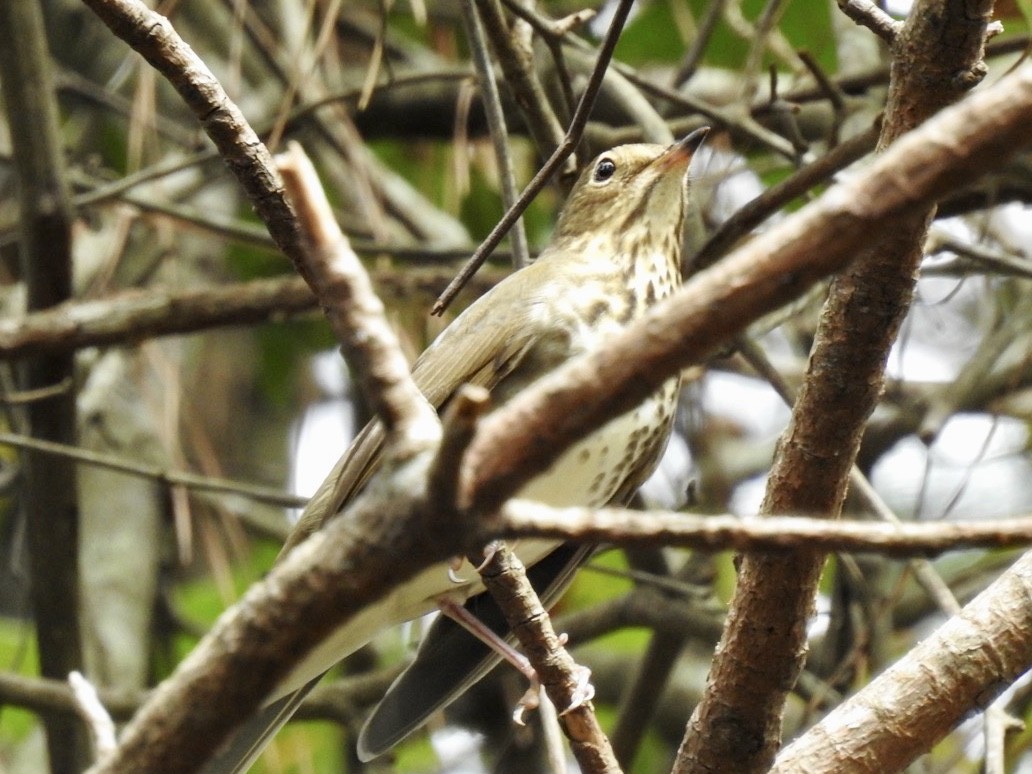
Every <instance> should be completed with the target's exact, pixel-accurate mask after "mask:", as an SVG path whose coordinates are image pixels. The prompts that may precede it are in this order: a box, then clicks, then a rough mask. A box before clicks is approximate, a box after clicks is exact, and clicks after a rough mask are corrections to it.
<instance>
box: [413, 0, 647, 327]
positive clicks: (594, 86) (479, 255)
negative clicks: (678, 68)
mask: <svg viewBox="0 0 1032 774" xmlns="http://www.w3.org/2000/svg"><path fill="white" fill-rule="evenodd" d="M632 5H633V3H632V1H631V0H620V3H619V5H618V6H617V9H616V12H615V13H614V14H613V21H612V23H611V24H610V25H609V30H608V31H607V32H606V37H605V39H604V40H603V41H602V46H601V48H600V49H599V52H598V62H597V64H596V65H595V70H594V71H593V72H592V74H591V78H590V79H589V80H588V84H587V86H585V87H584V93H583V94H582V95H581V99H580V102H579V103H577V110H576V111H575V112H574V114H573V118H572V119H571V120H570V126H569V128H568V129H567V130H566V135H565V136H564V137H563V141H562V142H561V143H560V144H559V147H557V148H556V149H555V152H554V153H553V154H552V155H551V156H550V157H549V159H548V161H546V162H545V164H544V166H542V167H541V169H540V170H538V173H537V174H536V175H534V179H533V180H531V181H530V183H528V184H527V187H526V188H524V189H523V193H522V194H520V198H519V199H518V200H517V201H516V204H514V205H513V206H512V207H510V208H509V210H508V211H507V212H506V213H505V215H504V216H503V217H502V219H501V220H500V221H499V222H498V224H497V225H496V226H495V227H494V228H493V229H491V233H490V234H488V235H487V238H486V239H485V240H484V241H483V242H482V243H481V244H480V247H478V248H477V250H476V252H475V253H473V255H472V256H471V257H470V259H469V261H468V262H467V263H466V265H465V266H463V267H462V270H461V271H460V272H459V273H458V275H456V277H455V279H454V280H452V282H451V284H450V285H448V287H447V288H446V289H445V291H444V292H443V293H441V295H440V297H439V298H438V299H437V302H436V303H435V304H434V306H433V309H432V310H431V313H432V314H435V315H440V314H441V313H442V312H443V311H444V310H445V309H446V308H447V307H448V305H449V304H450V303H451V302H452V301H454V300H455V296H457V295H458V293H459V291H460V290H461V289H462V287H463V286H464V285H465V284H466V282H468V281H469V278H470V277H472V276H473V274H474V273H476V271H477V269H479V268H480V266H481V264H483V262H484V261H485V260H487V256H488V255H490V254H491V251H492V250H494V249H495V247H497V246H498V243H499V242H501V241H502V237H503V236H505V234H506V232H507V231H508V230H509V229H510V228H512V224H513V223H515V222H516V219H517V218H518V217H519V216H520V215H522V214H523V211H524V210H525V209H527V205H529V204H530V202H531V201H532V200H533V199H534V197H535V196H537V194H538V192H539V191H540V190H541V189H542V188H544V187H545V184H546V183H548V181H549V179H551V177H552V174H553V173H554V172H555V171H556V170H557V169H558V168H559V166H560V165H561V164H562V163H563V162H564V161H565V160H566V159H567V158H568V157H569V155H570V154H571V153H573V151H574V149H575V148H576V147H577V144H578V143H579V142H580V137H581V134H582V133H583V132H584V127H585V126H586V125H587V123H588V116H589V115H590V114H591V109H592V108H593V107H594V105H595V97H596V96H597V95H598V90H599V89H600V88H601V86H602V79H603V78H604V77H605V74H606V67H607V66H608V65H609V60H610V59H611V58H612V56H613V50H614V49H615V48H616V42H617V41H618V40H619V39H620V32H621V30H623V25H624V23H625V22H626V21H627V15H628V14H629V13H630V12H631V6H632Z"/></svg>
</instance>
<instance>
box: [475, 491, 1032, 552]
mask: <svg viewBox="0 0 1032 774" xmlns="http://www.w3.org/2000/svg"><path fill="white" fill-rule="evenodd" d="M488 535H490V537H492V538H497V537H515V536H517V535H518V536H527V535H534V536H536V537H546V538H556V539H561V540H573V541H576V542H578V543H598V542H615V543H619V544H620V545H621V546H624V547H627V546H664V545H666V546H681V547H683V548H693V549H697V550H701V551H726V550H728V549H732V550H737V551H741V552H750V553H756V552H766V553H769V552H781V551H792V550H798V549H800V548H804V549H805V550H813V551H822V552H825V551H841V552H844V553H867V552H869V553H877V554H880V555H883V556H893V557H910V556H921V555H936V554H940V553H943V552H945V551H957V550H966V549H972V548H1015V547H1022V546H1027V545H1030V544H1032V515H1027V514H1025V515H1021V516H1015V517H1014V518H1010V519H997V520H992V521H983V520H978V521H966V522H961V521H954V522H903V523H899V524H895V523H890V522H870V521H828V520H825V519H818V518H806V517H801V516H796V517H793V516H770V517H764V518H744V519H743V518H741V517H738V516H719V515H717V516H710V515H705V516H695V515H692V514H686V513H677V512H664V511H644V512H643V511H630V510H624V509H622V508H606V509H594V510H592V509H589V508H548V507H546V506H543V505H539V504H537V503H530V502H525V501H523V500H510V501H509V502H508V503H506V504H505V506H503V507H502V509H501V511H499V514H498V517H497V521H494V520H492V521H490V522H488V524H487V525H486V526H485V528H484V534H483V535H482V536H481V537H487V536H488Z"/></svg>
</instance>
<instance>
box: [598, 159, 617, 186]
mask: <svg viewBox="0 0 1032 774" xmlns="http://www.w3.org/2000/svg"><path fill="white" fill-rule="evenodd" d="M615 172H616V163H615V162H614V161H613V160H612V159H602V160H600V161H599V162H598V164H596V165H595V182H596V183H604V182H605V181H606V180H608V179H609V178H611V177H612V176H613V175H614V173H615Z"/></svg>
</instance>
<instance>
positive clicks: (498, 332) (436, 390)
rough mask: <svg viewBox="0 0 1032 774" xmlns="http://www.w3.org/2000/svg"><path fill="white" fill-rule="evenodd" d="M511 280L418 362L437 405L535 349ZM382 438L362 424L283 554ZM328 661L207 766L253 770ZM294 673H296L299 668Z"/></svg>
mask: <svg viewBox="0 0 1032 774" xmlns="http://www.w3.org/2000/svg"><path fill="white" fill-rule="evenodd" d="M529 270H534V267H533V266H531V267H528V269H525V270H524V271H529ZM509 280H510V278H507V279H506V280H503V281H502V282H501V283H499V284H498V285H497V286H496V287H495V288H494V290H493V291H491V292H490V293H489V294H488V296H490V298H488V297H487V296H485V297H483V298H481V299H479V300H478V301H477V302H475V303H474V304H473V305H471V306H470V307H469V308H468V309H467V310H466V311H465V312H463V313H462V315H460V317H461V318H464V320H463V322H462V333H461V335H457V334H456V333H455V331H456V330H458V329H459V328H458V326H457V325H456V323H458V322H459V320H458V319H456V321H455V322H453V323H452V324H451V325H450V326H448V327H447V328H446V329H445V330H444V331H443V332H442V333H441V335H440V336H438V338H437V339H436V340H435V341H434V343H433V344H432V345H431V346H430V348H429V349H427V350H426V351H425V352H424V353H423V354H422V355H421V356H420V357H419V359H418V360H417V361H416V362H415V364H414V365H413V369H412V376H413V379H414V380H415V382H416V386H418V387H419V389H420V391H421V392H422V393H423V395H424V396H425V397H426V399H427V401H428V402H429V403H430V405H431V406H433V407H434V408H435V409H438V410H439V409H441V408H442V407H443V406H444V405H445V404H446V403H447V401H448V400H449V399H450V398H451V396H452V395H453V394H454V393H455V391H456V390H457V389H458V388H459V387H460V386H461V385H463V384H476V385H479V386H481V387H484V388H486V389H488V390H491V389H493V388H494V387H495V386H496V385H497V384H498V383H499V382H500V381H501V380H502V379H504V378H505V376H507V375H508V374H510V373H511V372H512V371H513V370H514V369H515V368H517V367H518V366H519V364H520V363H521V362H522V360H523V358H524V357H525V356H526V354H527V353H528V352H530V351H531V350H532V348H533V346H534V341H535V338H536V333H537V332H536V329H535V326H534V325H532V324H529V323H528V324H521V325H515V326H514V325H513V324H512V320H511V318H507V317H506V315H513V314H516V315H523V314H525V312H526V306H524V305H521V304H520V302H518V301H515V300H514V298H513V294H514V293H518V292H519V291H518V289H517V288H515V287H514V286H513V284H512V283H511V282H510V281H509ZM525 303H526V304H530V303H533V302H532V301H526V302H525ZM383 443H384V430H383V426H382V425H381V424H380V422H379V421H376V420H374V421H372V422H370V423H369V424H367V425H366V426H365V427H364V428H363V429H362V431H361V432H360V433H359V434H358V435H357V436H356V438H355V440H354V441H353V442H352V444H351V445H350V446H349V447H348V449H347V451H345V453H344V454H343V456H342V457H341V458H340V460H339V461H338V462H337V464H336V465H335V466H334V468H333V470H332V471H331V472H330V474H329V475H328V476H327V477H326V480H324V481H323V483H322V484H321V485H320V487H319V489H318V490H317V491H316V493H315V494H314V495H313V496H312V498H311V499H310V500H309V502H308V505H307V506H306V507H305V510H304V512H303V513H302V514H301V518H300V519H299V520H298V523H297V524H296V525H295V526H294V529H293V530H292V531H291V533H290V535H289V536H288V538H287V540H286V542H285V544H284V546H283V549H282V550H281V551H280V558H282V557H283V556H285V555H286V554H287V553H288V552H289V551H290V550H291V549H293V548H294V547H295V546H297V545H298V544H300V543H301V542H303V541H304V540H305V538H307V537H308V536H309V535H311V534H312V533H314V532H316V531H317V530H318V529H320V528H321V527H322V526H323V525H324V524H325V523H326V522H327V521H328V520H329V519H330V518H332V517H333V516H335V515H336V514H338V513H340V511H341V510H342V509H343V507H344V506H345V505H346V504H347V503H348V502H349V501H350V500H351V499H352V498H353V497H354V496H355V495H356V494H357V493H358V491H359V490H360V489H361V488H362V487H363V486H364V485H365V483H366V482H367V481H368V480H369V478H370V476H372V474H373V472H374V471H375V470H376V467H377V463H378V461H379V459H380V455H381V453H382V451H383ZM389 623H400V621H393V622H389ZM387 625H389V624H387ZM342 628H343V629H344V630H345V632H344V636H343V637H340V638H339V637H338V636H336V635H331V636H333V637H334V640H335V641H336V640H338V639H345V640H346V639H347V636H346V630H347V624H345V626H344V627H342ZM358 628H359V629H361V630H362V631H361V632H357V633H356V634H357V636H358V637H359V638H362V637H365V631H366V628H367V627H363V626H361V625H360V626H359V627H358ZM362 644H364V642H357V643H349V644H348V645H347V647H345V649H344V653H345V654H346V653H347V652H350V651H353V650H354V649H355V648H356V647H359V646H360V645H362ZM349 648H350V650H349ZM325 669H326V666H325V665H323V666H321V667H319V668H316V669H314V670H313V671H312V674H311V675H309V676H307V677H305V678H304V679H305V680H307V682H306V683H304V684H303V685H302V686H301V687H300V688H297V689H294V690H291V691H290V692H289V693H287V694H286V695H285V696H282V697H280V698H278V699H277V700H276V701H274V702H273V703H271V704H269V705H267V706H266V707H264V708H263V709H262V710H261V711H260V712H259V714H258V715H256V716H255V717H253V718H251V719H250V720H249V721H248V722H247V723H245V725H244V726H243V727H242V728H241V729H240V730H239V731H238V732H237V733H236V734H235V735H234V737H233V739H231V740H230V742H229V744H228V745H227V747H225V748H223V749H222V750H221V751H220V752H219V753H218V754H216V756H215V758H214V759H213V760H212V761H211V762H210V763H209V764H208V766H206V767H205V769H204V771H205V772H206V773H207V774H226V773H228V772H243V771H247V769H248V768H249V767H250V766H251V764H252V763H253V762H254V761H255V760H256V759H257V757H258V756H259V755H260V754H261V751H262V749H264V747H265V745H266V744H268V742H269V741H270V740H271V739H272V737H273V736H274V735H275V734H276V733H277V732H278V731H279V729H280V728H282V727H283V725H284V724H285V723H286V722H287V721H288V720H289V719H290V717H291V715H293V713H294V711H295V710H296V709H297V707H298V706H299V705H300V703H301V701H302V700H303V699H304V697H305V696H306V695H307V694H308V693H309V692H310V691H311V689H312V688H313V687H314V686H315V684H316V683H317V682H318V681H319V679H320V677H321V676H322V674H323V673H324V670H325ZM294 677H295V679H296V678H297V673H296V672H295V673H294ZM295 684H296V683H295ZM468 684H469V683H466V685H468Z"/></svg>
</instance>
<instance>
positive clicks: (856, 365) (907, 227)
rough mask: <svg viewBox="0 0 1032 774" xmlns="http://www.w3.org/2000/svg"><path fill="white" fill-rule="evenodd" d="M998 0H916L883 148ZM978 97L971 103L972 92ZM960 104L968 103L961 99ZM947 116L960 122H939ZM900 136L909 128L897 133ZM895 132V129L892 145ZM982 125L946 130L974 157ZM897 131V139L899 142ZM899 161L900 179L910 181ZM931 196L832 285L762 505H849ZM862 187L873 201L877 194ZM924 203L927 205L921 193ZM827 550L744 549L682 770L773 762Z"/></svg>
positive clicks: (863, 246) (941, 80)
mask: <svg viewBox="0 0 1032 774" xmlns="http://www.w3.org/2000/svg"><path fill="white" fill-rule="evenodd" d="M990 10H991V2H989V3H984V2H982V3H978V2H976V3H968V2H964V0H927V1H926V2H922V3H917V4H915V6H914V8H913V9H912V11H911V14H910V17H909V18H908V20H907V22H906V24H905V25H904V26H903V27H902V28H901V29H900V30H899V33H898V35H895V36H894V43H893V54H894V60H893V68H892V80H891V84H890V92H889V103H888V107H887V109H886V114H885V119H884V124H883V130H882V135H881V138H880V141H879V147H880V148H881V149H883V150H884V155H883V157H882V159H880V160H879V162H877V163H876V166H881V165H883V164H884V162H885V161H886V160H888V159H890V158H894V157H896V158H898V156H897V154H896V153H894V151H898V150H900V149H902V148H903V147H906V146H907V145H908V142H907V141H908V140H909V139H911V138H912V137H913V136H914V135H915V134H918V133H919V132H913V133H912V134H910V135H906V134H904V133H905V132H908V131H910V130H912V129H913V128H914V127H915V126H917V125H919V124H920V123H921V122H922V121H924V120H926V119H927V118H928V117H929V116H931V115H933V114H934V113H935V112H936V111H938V110H939V109H941V108H942V107H944V106H945V105H947V104H949V103H950V102H952V101H954V100H956V99H959V98H960V97H961V96H962V95H963V94H964V93H965V91H966V90H967V89H968V88H970V87H971V86H972V85H973V84H974V83H975V82H977V80H978V78H979V77H980V74H982V73H984V71H985V65H984V63H983V62H982V57H983V53H984V51H983V46H984V42H985V36H986V25H987V23H988V21H989V11H990ZM969 104H970V103H969ZM954 112H955V111H954ZM935 123H936V124H940V125H943V127H942V128H946V126H945V125H946V124H947V122H945V121H936V122H935ZM897 138H899V139H897ZM893 141H895V142H894V143H893ZM968 141H975V140H974V138H971V137H970V135H969V134H966V133H964V132H963V131H959V127H958V132H957V133H956V134H955V135H951V134H946V135H942V136H940V137H939V138H938V142H955V143H957V144H958V147H957V148H956V151H955V152H956V153H958V154H960V155H964V154H965V153H966V149H965V145H966V143H967V142H968ZM890 143H893V144H890ZM908 171H909V170H907V169H904V168H902V167H901V168H900V169H899V172H900V174H901V177H900V178H898V183H899V186H900V188H901V189H907V188H910V187H911V186H910V181H907V180H906V175H907V174H908ZM946 190H947V188H946V187H945V186H943V187H941V188H932V189H931V191H930V194H931V195H930V196H929V197H927V198H926V199H925V200H924V201H922V202H920V204H919V205H918V206H914V207H911V208H910V209H909V211H908V212H906V213H901V217H898V218H896V219H894V220H893V221H892V222H891V224H890V223H889V222H883V223H881V224H879V225H877V226H872V228H871V230H870V231H869V232H868V233H867V234H866V235H865V238H864V239H863V240H861V241H858V242H857V243H856V244H855V245H854V250H855V251H856V253H857V254H858V255H859V256H860V258H859V259H858V260H857V262H856V263H855V264H854V266H853V267H851V268H850V269H849V270H848V271H847V272H845V273H843V274H841V275H840V276H838V277H837V278H836V279H835V281H834V282H833V283H832V287H831V291H830V293H829V298H828V302H827V303H826V305H825V308H824V311H823V314H822V316H821V321H820V325H819V327H818V330H817V336H816V340H815V343H814V347H813V353H812V355H811V358H810V362H809V367H808V370H807V376H806V379H805V381H804V383H803V388H802V390H801V392H800V394H799V398H798V400H797V402H796V405H795V409H794V411H793V414H792V420H791V422H790V424H789V426H788V428H787V429H786V430H785V432H784V434H783V435H782V437H781V440H780V443H779V446H778V451H777V454H776V456H775V460H774V465H773V467H772V469H771V473H770V477H769V478H768V482H767V492H766V496H765V498H764V501H763V505H762V508H761V510H762V511H763V512H764V513H767V514H777V513H807V514H819V515H824V516H827V517H832V518H834V517H836V516H837V515H838V513H839V510H840V509H841V507H842V501H843V499H844V497H845V493H846V486H847V483H848V480H849V471H850V468H851V467H852V465H853V462H854V460H855V459H856V454H857V451H858V449H859V446H860V439H861V436H862V433H863V428H864V426H865V424H866V422H867V419H868V417H869V416H870V414H871V412H872V411H873V410H874V407H875V404H876V403H877V400H878V398H879V396H880V395H881V390H882V384H883V378H884V369H885V363H886V360H887V358H888V354H889V351H890V349H891V347H892V343H893V342H894V341H895V338H896V334H897V332H898V330H899V326H900V325H901V323H902V320H903V318H904V316H905V315H906V312H907V310H908V309H909V307H910V301H911V297H912V294H913V287H914V283H915V277H916V272H917V265H918V262H919V261H920V258H921V255H922V252H921V248H922V244H923V240H924V235H925V233H926V231H927V227H928V224H929V223H930V222H931V219H932V216H933V214H934V202H935V200H936V199H937V198H938V197H939V196H941V195H942V194H943V193H944V192H945V191H946ZM866 196H867V192H865V193H861V194H859V197H858V198H857V200H856V203H857V205H858V206H859V207H861V208H866V207H868V206H870V205H871V204H873V202H872V201H871V200H870V199H867V198H866ZM915 204H916V203H915ZM823 566H824V558H823V555H821V554H818V553H812V552H807V553H806V554H799V555H792V556H783V557H772V556H755V555H754V556H749V557H746V559H745V560H744V561H743V563H742V566H741V571H740V574H739V583H738V587H737V589H736V594H735V598H734V600H733V603H732V606H731V609H730V611H729V615H728V620H727V625H726V629H725V634H724V637H723V639H722V641H721V646H720V647H719V648H718V649H717V655H716V657H715V659H714V662H713V666H712V668H711V671H710V678H709V681H708V684H707V689H706V693H705V695H704V697H703V700H702V702H700V704H699V705H698V706H697V707H696V709H695V712H694V713H693V715H692V719H691V721H690V723H689V730H688V733H687V735H686V737H685V741H684V743H683V745H682V747H681V750H680V752H679V755H678V763H677V766H675V771H679V772H684V771H689V770H690V771H723V770H726V769H727V767H728V766H731V767H732V768H734V769H735V770H736V771H740V772H743V774H744V773H745V772H752V771H756V772H758V771H766V770H767V769H768V768H769V766H770V763H771V761H772V760H773V758H774V754H775V752H776V751H777V749H778V746H779V745H780V727H781V715H782V712H783V709H784V702H785V699H786V697H787V694H788V691H789V690H790V689H791V687H792V685H793V684H794V682H795V680H796V677H797V676H798V674H799V672H800V670H801V668H802V664H803V659H804V655H805V646H806V629H807V623H808V621H809V618H810V615H811V613H812V608H813V600H814V597H815V594H816V590H817V582H818V580H819V578H820V574H821V570H822V568H823Z"/></svg>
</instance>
